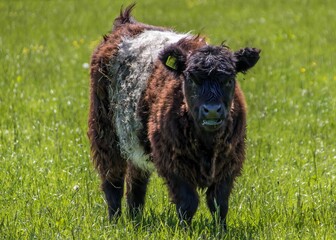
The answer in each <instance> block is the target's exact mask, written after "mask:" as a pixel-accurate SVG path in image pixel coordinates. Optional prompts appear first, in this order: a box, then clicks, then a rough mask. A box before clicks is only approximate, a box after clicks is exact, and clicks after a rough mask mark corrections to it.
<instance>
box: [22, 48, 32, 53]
mask: <svg viewBox="0 0 336 240" xmlns="http://www.w3.org/2000/svg"><path fill="white" fill-rule="evenodd" d="M29 52H30V50H29V48H26V47H24V48H23V49H22V54H23V55H28V53H29Z"/></svg>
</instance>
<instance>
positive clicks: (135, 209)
mask: <svg viewBox="0 0 336 240" xmlns="http://www.w3.org/2000/svg"><path fill="white" fill-rule="evenodd" d="M149 177H150V172H149V171H145V170H142V169H140V168H138V167H136V166H134V165H133V164H132V163H130V162H129V163H128V166H127V176H126V186H127V193H126V195H127V205H128V207H129V213H130V215H131V217H133V218H134V217H136V216H137V215H138V214H139V213H141V212H142V210H143V206H144V204H145V196H146V191H147V185H148V182H149Z"/></svg>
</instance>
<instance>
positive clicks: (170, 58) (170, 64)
mask: <svg viewBox="0 0 336 240" xmlns="http://www.w3.org/2000/svg"><path fill="white" fill-rule="evenodd" d="M166 66H168V67H170V68H172V69H174V70H176V58H175V57H173V56H168V58H167V61H166Z"/></svg>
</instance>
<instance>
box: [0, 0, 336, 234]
mask: <svg viewBox="0 0 336 240" xmlns="http://www.w3.org/2000/svg"><path fill="white" fill-rule="evenodd" d="M128 3H130V1H124V2H122V1H117V0H115V1H111V0H104V1H97V2H95V3H93V1H89V0H83V1H61V0H52V1H42V0H41V1H38V0H34V1H33V0H31V1H19V0H15V1H5V0H0V26H1V27H0V239H35V238H37V239H72V238H73V239H171V240H173V239H336V230H335V229H336V200H335V199H336V193H335V192H336V190H335V187H336V186H335V185H336V167H335V162H336V144H335V142H336V125H335V124H336V123H335V119H336V67H335V66H336V21H335V19H336V1H334V0H325V1H317V0H316V1H313V0H303V1H301V0H292V1H286V0H280V1H268V0H251V1H243V0H237V1H230V0H223V1H219V0H217V1H210V0H179V1H177V0H176V1H172V0H161V1H154V0H147V1H143V0H139V1H138V4H137V7H136V9H135V11H134V14H135V16H136V18H137V19H138V20H140V21H144V22H146V23H150V24H155V25H164V26H173V27H175V29H176V30H178V31H182V32H187V31H190V30H193V31H194V32H195V33H202V34H206V35H207V36H208V37H209V39H210V41H211V43H213V44H220V43H221V42H222V41H223V40H225V41H226V44H228V45H229V46H230V47H231V48H232V49H238V48H241V47H245V46H254V47H258V48H261V49H262V58H261V60H260V61H259V63H258V64H257V66H256V67H255V68H254V69H253V70H251V71H250V72H249V73H248V74H247V75H246V76H244V75H239V81H240V83H241V86H242V88H243V89H244V92H245V95H246V99H247V102H248V106H249V114H248V151H247V159H246V163H245V167H244V172H243V175H242V176H241V177H240V178H239V179H238V181H237V184H236V187H235V189H234V191H233V194H232V197H231V199H230V209H229V214H228V232H227V233H223V232H221V231H220V229H219V228H218V227H216V226H213V225H212V222H211V216H210V214H209V212H208V211H207V208H206V206H205V204H204V198H201V201H202V203H201V206H200V208H199V210H198V212H197V214H196V215H195V218H194V221H193V226H192V230H183V229H181V228H179V226H178V222H177V217H176V216H175V212H174V206H173V205H172V204H170V203H169V199H168V196H167V191H166V187H165V185H164V183H163V181H162V180H161V179H159V178H158V177H157V176H156V175H155V174H154V175H153V177H152V179H151V183H150V188H149V192H148V194H147V204H146V207H145V213H144V215H143V217H142V219H140V220H139V221H136V222H131V221H130V220H129V219H128V218H127V216H125V215H122V217H121V219H120V221H119V222H117V223H109V222H108V220H107V207H106V204H105V202H104V197H103V193H102V192H101V191H100V190H99V185H100V181H99V177H98V175H97V174H96V172H95V171H94V169H93V167H92V164H91V162H90V157H89V144H88V140H87V136H86V131H87V115H88V100H89V98H88V96H89V70H88V68H87V66H88V63H89V61H90V55H91V53H92V51H93V49H94V47H95V46H96V45H97V44H98V42H99V41H100V39H101V36H102V35H103V34H105V33H107V32H108V31H109V30H110V29H111V26H112V21H113V19H114V18H115V16H116V15H117V14H118V12H119V9H120V6H121V5H122V4H124V5H127V4H128Z"/></svg>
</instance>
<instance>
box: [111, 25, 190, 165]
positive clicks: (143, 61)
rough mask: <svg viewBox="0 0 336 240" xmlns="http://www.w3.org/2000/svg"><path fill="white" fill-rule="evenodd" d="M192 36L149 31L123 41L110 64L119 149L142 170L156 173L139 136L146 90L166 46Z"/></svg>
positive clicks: (113, 109)
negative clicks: (140, 110) (140, 105)
mask: <svg viewBox="0 0 336 240" xmlns="http://www.w3.org/2000/svg"><path fill="white" fill-rule="evenodd" d="M188 36H190V35H189V34H177V33H175V32H172V31H155V30H146V31H144V32H143V33H141V34H139V35H137V36H136V37H133V38H132V37H130V38H123V39H122V41H121V43H120V44H119V48H118V49H119V51H118V54H117V55H116V56H115V57H113V58H112V59H111V60H110V63H109V76H110V77H111V78H112V80H113V82H115V84H112V87H111V88H110V89H109V96H110V101H111V107H112V111H113V112H114V123H115V127H116V131H117V135H118V137H119V147H120V149H121V153H122V155H123V157H125V158H126V159H127V160H129V161H132V163H134V164H135V165H136V166H138V167H140V168H142V169H145V170H153V169H154V166H153V164H152V163H151V162H150V161H149V156H148V155H146V154H145V152H144V150H143V148H142V147H141V145H140V143H139V139H138V137H137V132H139V131H141V129H142V124H141V122H140V119H139V118H138V116H137V106H138V102H139V99H140V96H141V93H142V92H143V91H144V89H145V88H146V85H147V80H148V78H149V77H150V75H151V73H152V71H153V68H154V62H155V61H156V60H157V59H158V55H159V52H160V51H161V50H163V48H164V47H165V46H166V45H168V44H172V43H176V42H178V41H179V40H180V39H182V38H185V37H188Z"/></svg>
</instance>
